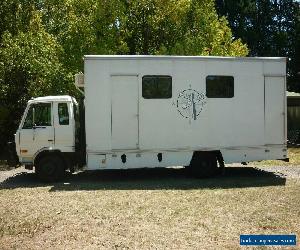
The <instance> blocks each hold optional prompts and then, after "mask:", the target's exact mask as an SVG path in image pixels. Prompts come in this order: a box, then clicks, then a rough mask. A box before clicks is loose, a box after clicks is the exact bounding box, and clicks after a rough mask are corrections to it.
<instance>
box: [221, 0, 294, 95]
mask: <svg viewBox="0 0 300 250" xmlns="http://www.w3.org/2000/svg"><path fill="white" fill-rule="evenodd" d="M216 6H217V10H218V13H219V15H221V16H226V18H227V19H228V22H229V25H230V27H231V29H232V32H233V35H234V36H235V37H240V38H241V39H242V41H244V42H246V43H247V45H248V47H249V54H250V55H251V56H284V57H289V58H290V60H289V61H288V89H289V90H294V91H300V79H299V76H297V71H299V69H300V64H299V59H298V58H299V54H298V56H297V53H299V52H297V51H298V50H299V49H297V48H299V35H300V34H299V32H300V30H299V11H300V8H299V2H297V1H295V0H237V1H236V0H216ZM297 69H298V70H297ZM296 79H298V80H296ZM296 81H298V85H296Z"/></svg>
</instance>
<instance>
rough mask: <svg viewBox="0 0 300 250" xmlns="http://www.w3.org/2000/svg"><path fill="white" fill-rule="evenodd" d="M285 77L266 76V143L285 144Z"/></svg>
mask: <svg viewBox="0 0 300 250" xmlns="http://www.w3.org/2000/svg"><path fill="white" fill-rule="evenodd" d="M285 103H286V94H285V77H284V76H267V77H265V143H266V144H285V143H286V140H285V137H286V136H285V134H286V131H285V130H286V122H285V119H286V118H285V117H286V116H285Z"/></svg>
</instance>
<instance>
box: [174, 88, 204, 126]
mask: <svg viewBox="0 0 300 250" xmlns="http://www.w3.org/2000/svg"><path fill="white" fill-rule="evenodd" d="M205 104H206V96H205V94H204V93H199V92H198V91H196V90H194V89H192V88H191V86H190V88H189V89H186V90H183V91H181V92H180V93H179V94H178V97H177V103H176V106H177V110H178V112H179V114H180V115H181V116H182V117H184V118H188V119H189V120H190V121H191V120H197V117H198V116H199V114H200V113H201V111H202V110H203V107H204V105H205Z"/></svg>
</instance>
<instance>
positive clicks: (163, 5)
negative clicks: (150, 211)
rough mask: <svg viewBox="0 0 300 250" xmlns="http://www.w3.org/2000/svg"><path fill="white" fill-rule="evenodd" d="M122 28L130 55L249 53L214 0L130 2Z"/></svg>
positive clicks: (240, 54)
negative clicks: (222, 16)
mask: <svg viewBox="0 0 300 250" xmlns="http://www.w3.org/2000/svg"><path fill="white" fill-rule="evenodd" d="M125 10H126V13H127V15H125V18H124V20H122V21H123V22H122V21H121V23H120V28H121V29H122V30H123V34H124V35H125V37H124V39H125V42H126V44H127V46H128V48H129V53H130V54H173V55H174V54H175V55H232V56H245V55H247V53H248V50H247V47H246V45H244V44H242V43H241V41H240V40H239V39H236V40H234V39H233V38H232V34H231V30H230V28H229V27H228V23H227V21H226V19H225V18H220V19H219V18H218V15H217V13H216V11H215V8H214V2H213V1H210V0H205V1H201V2H199V1H196V0H192V1H187V0H180V1H167V0H150V1H148V0H143V1H128V2H127V1H126V4H125Z"/></svg>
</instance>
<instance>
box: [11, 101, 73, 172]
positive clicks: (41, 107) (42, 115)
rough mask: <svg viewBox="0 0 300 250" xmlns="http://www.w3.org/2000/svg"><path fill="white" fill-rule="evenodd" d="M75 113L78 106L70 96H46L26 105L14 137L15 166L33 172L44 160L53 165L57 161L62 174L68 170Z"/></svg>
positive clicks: (49, 168)
mask: <svg viewBox="0 0 300 250" xmlns="http://www.w3.org/2000/svg"><path fill="white" fill-rule="evenodd" d="M77 110H78V104H77V102H76V100H75V99H74V98H73V97H70V96H46V97H38V98H34V99H31V100H30V101H28V104H27V107H26V109H25V112H24V115H23V117H22V120H21V122H20V125H19V128H18V130H17V132H16V134H15V143H16V152H17V155H18V158H19V162H20V163H21V164H24V165H25V166H27V168H32V166H35V167H36V168H37V167H38V165H39V163H40V162H41V161H42V160H43V159H44V158H45V157H48V158H53V159H55V161H56V162H55V164H56V165H57V164H58V161H59V164H61V165H63V169H64V170H65V169H67V168H68V167H70V166H72V164H71V162H72V158H74V157H75V155H74V154H75V142H76V140H75V137H76V112H77ZM49 155H51V157H50V156H49ZM56 158H57V159H56ZM59 164H58V165H59ZM48 165H49V164H48ZM54 167H55V166H54ZM48 170H51V167H49V166H48ZM52 170H53V169H52ZM40 174H41V175H43V174H44V173H40Z"/></svg>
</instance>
